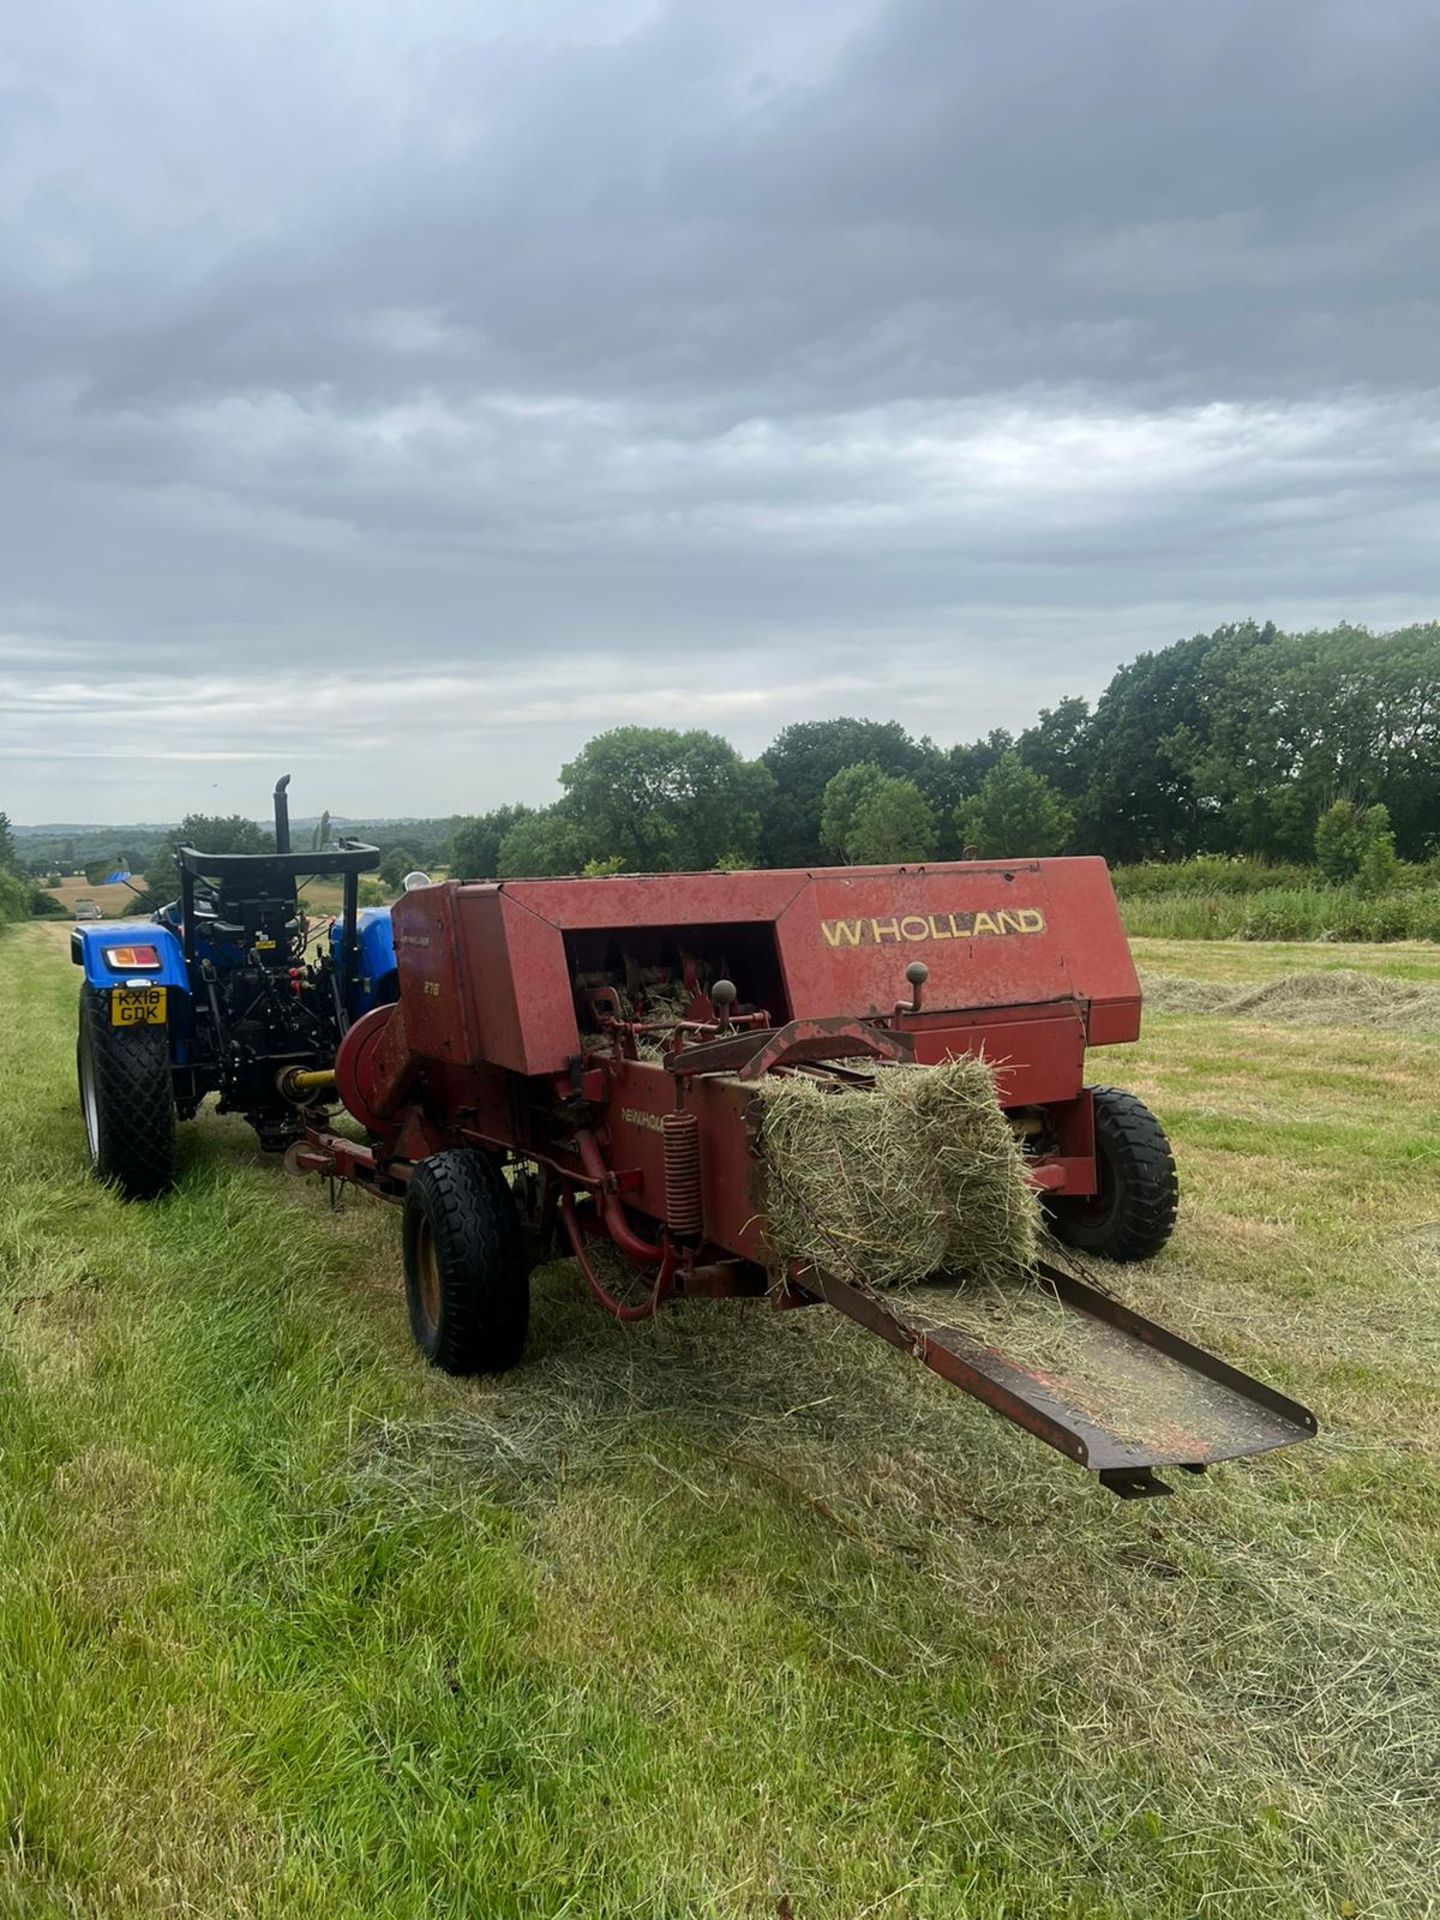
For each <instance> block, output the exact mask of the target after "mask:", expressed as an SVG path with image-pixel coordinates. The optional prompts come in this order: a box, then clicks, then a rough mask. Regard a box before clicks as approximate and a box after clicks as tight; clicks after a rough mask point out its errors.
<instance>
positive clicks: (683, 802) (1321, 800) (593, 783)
mask: <svg viewBox="0 0 1440 1920" xmlns="http://www.w3.org/2000/svg"><path fill="white" fill-rule="evenodd" d="M560 785H561V787H562V790H563V791H562V797H561V798H560V799H559V800H558V801H557V802H556V803H555V804H554V805H552V806H549V807H540V808H534V807H527V806H523V805H518V804H516V805H508V806H501V807H496V808H493V809H491V810H490V811H489V812H487V813H483V814H477V815H474V816H471V817H469V818H466V819H462V820H460V821H459V822H458V823H457V824H456V826H455V829H454V832H453V835H452V840H451V847H450V863H451V870H452V871H453V872H454V873H455V874H457V875H461V876H464V877H466V878H472V879H491V878H496V877H499V878H512V877H516V876H519V875H522V874H557V873H578V872H591V873H597V872H611V871H615V872H619V871H631V872H634V871H646V870H653V869H657V868H659V869H674V870H683V869H687V868H703V867H713V866H750V865H761V866H771V867H782V866H813V865H816V864H820V863H823V862H853V863H868V862H886V861H896V860H922V859H936V858H942V859H943V858H954V857H958V856H960V855H961V854H963V853H966V852H973V853H975V854H977V855H979V856H981V857H987V858H988V857H993V858H997V859H1009V858H1016V859H1018V858H1022V857H1028V856H1036V855H1044V854H1056V853H1066V852H1071V853H1098V854H1102V855H1104V856H1105V857H1106V858H1107V859H1108V860H1110V861H1111V862H1112V863H1115V864H1120V863H1128V862H1134V861H1143V860H1158V861H1176V860H1184V859H1188V858H1191V857H1193V856H1195V855H1200V854H1212V855H1225V856H1240V855H1244V856H1249V857H1251V858H1258V859H1261V860H1271V861H1292V862H1301V863H1313V862H1315V861H1316V860H1317V856H1318V860H1319V864H1320V865H1321V867H1322V868H1323V870H1324V871H1325V872H1326V873H1327V875H1330V876H1331V877H1348V876H1350V875H1355V874H1359V873H1361V872H1362V871H1363V872H1366V873H1368V874H1369V875H1370V877H1371V879H1372V881H1373V883H1374V884H1377V885H1378V884H1382V876H1383V875H1384V873H1386V872H1387V871H1388V870H1389V866H1390V863H1392V862H1394V861H1396V860H1398V859H1405V860H1420V859H1423V858H1424V857H1425V856H1426V855H1427V854H1429V853H1430V852H1431V851H1432V850H1433V849H1434V847H1435V845H1436V835H1437V832H1440V623H1436V622H1429V623H1426V624H1424V625H1420V626H1415V627H1407V628H1404V629H1401V630H1399V631H1396V632H1391V633H1382V634H1373V633H1371V632H1369V631H1368V630H1367V629H1366V628H1364V627H1355V626H1348V625H1346V626H1340V627H1337V628H1334V629H1332V630H1329V631H1326V632H1309V633H1298V634H1290V633H1282V632H1281V631H1279V630H1278V629H1277V628H1276V627H1275V626H1274V625H1273V624H1271V623H1268V622H1267V623H1265V624H1263V625H1261V624H1258V623H1256V622H1253V621H1246V622H1243V623H1238V624H1235V625H1230V626H1225V627H1220V628H1218V629H1217V630H1216V631H1215V632H1214V633H1209V634H1199V635H1196V636H1195V637H1194V638H1193V639H1189V640H1181V641H1177V642H1176V643H1175V644H1174V645H1173V646H1169V647H1165V648H1162V649H1160V650H1158V651H1157V652H1154V653H1144V654H1141V655H1140V656H1139V657H1138V658H1137V659H1136V660H1133V661H1131V662H1130V663H1129V664H1128V665H1126V666H1123V667H1121V668H1120V669H1119V670H1118V672H1117V673H1116V674H1115V675H1114V676H1113V678H1112V679H1111V681H1110V683H1109V685H1108V686H1107V687H1106V689H1105V691H1104V692H1103V693H1102V694H1101V696H1100V698H1099V699H1098V700H1097V701H1096V703H1095V705H1094V706H1093V708H1092V707H1091V706H1090V704H1089V703H1088V702H1087V701H1086V700H1084V699H1082V698H1080V697H1079V696H1078V695H1071V696H1067V697H1066V698H1064V699H1062V700H1060V701H1059V702H1058V703H1057V704H1056V705H1055V706H1053V707H1046V708H1043V709H1042V710H1041V712H1040V714H1039V717H1038V718H1037V719H1036V720H1035V722H1034V723H1033V725H1031V726H1029V727H1027V728H1025V729H1024V730H1023V731H1022V732H1021V733H1019V734H1018V735H1012V734H1011V733H1009V732H1007V731H1005V730H1004V729H996V730H994V731H992V732H990V733H988V734H986V735H985V736H984V737H983V738H980V739H976V740H972V741H968V742H965V743H962V744H959V745H956V746H951V747H943V746H940V745H937V743H936V742H935V741H934V740H932V739H930V738H929V737H923V738H920V739H916V738H914V737H913V736H912V735H911V734H910V733H908V732H907V731H906V729H905V728H904V727H902V726H901V725H900V724H899V723H898V722H896V721H893V720H870V719H836V720H804V721H798V722H796V723H795V724H794V725H792V726H788V727H786V728H785V729H784V730H783V731H782V732H781V733H780V735H779V736H778V737H777V739H776V740H775V741H774V742H773V743H772V744H771V745H770V746H769V747H767V748H766V749H765V751H764V752H763V753H762V754H761V755H760V756H759V758H758V759H756V760H746V759H744V758H743V757H742V756H741V755H740V754H739V753H737V752H736V751H735V749H734V748H733V747H732V746H730V744H729V743H728V742H727V741H725V740H723V739H721V738H720V737H719V736H718V735H716V734H713V733H707V732H701V731H687V732H678V731H675V730H672V729H668V728H661V727H617V728H614V729H612V730H611V731H609V732H607V733H602V734H600V735H598V736H597V737H596V738H594V739H592V740H591V741H589V742H588V743H587V745H586V746H585V747H583V748H582V749H581V751H580V752H579V753H578V754H577V755H576V757H575V758H574V759H573V760H572V761H570V762H568V763H567V764H566V765H565V766H564V767H562V769H561V772H560Z"/></svg>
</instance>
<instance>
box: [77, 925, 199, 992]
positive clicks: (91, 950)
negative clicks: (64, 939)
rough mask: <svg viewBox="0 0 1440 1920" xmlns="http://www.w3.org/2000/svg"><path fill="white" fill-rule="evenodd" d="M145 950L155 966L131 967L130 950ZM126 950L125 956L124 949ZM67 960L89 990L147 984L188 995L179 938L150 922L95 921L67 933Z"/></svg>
mask: <svg viewBox="0 0 1440 1920" xmlns="http://www.w3.org/2000/svg"><path fill="white" fill-rule="evenodd" d="M137 947H139V948H145V947H148V948H149V949H150V952H151V953H153V954H154V956H155V964H154V965H149V964H147V962H148V955H147V956H146V958H145V960H142V961H141V962H140V963H139V964H135V956H134V951H133V950H134V949H135V948H137ZM127 948H128V949H130V950H131V951H130V952H127V951H126V949H127ZM70 958H71V959H72V960H73V961H74V963H75V965H76V966H77V967H83V968H84V970H85V984H86V986H89V987H115V986H120V985H123V984H124V983H125V982H126V981H132V980H147V981H149V982H150V983H151V984H152V985H153V986H157V987H174V988H175V989H176V990H177V991H178V992H180V993H189V991H190V977H189V974H188V973H187V972H186V970H185V954H184V951H183V949H182V948H181V945H180V941H179V938H178V936H177V935H176V934H174V933H173V932H172V931H171V930H170V928H169V927H165V926H161V925H159V924H158V923H157V922H156V921H154V920H96V921H90V922H87V923H86V924H85V925H84V926H80V927H72V928H71V930H70Z"/></svg>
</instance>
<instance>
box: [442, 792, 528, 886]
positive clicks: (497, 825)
mask: <svg viewBox="0 0 1440 1920" xmlns="http://www.w3.org/2000/svg"><path fill="white" fill-rule="evenodd" d="M534 811H535V809H534V808H533V807H522V806H514V807H493V808H492V809H491V810H490V812H489V813H477V814H471V815H470V816H469V817H468V818H467V819H464V820H457V821H456V822H455V829H454V832H453V833H452V834H451V836H450V858H449V867H450V872H451V875H452V877H453V878H454V879H456V880H494V879H496V878H497V877H498V875H499V872H500V849H501V847H502V846H503V845H504V843H505V838H506V835H507V834H508V833H509V832H510V830H511V829H512V828H513V827H518V826H519V824H520V822H521V821H522V820H528V819H529V818H530V817H531V815H532V814H533V813H534Z"/></svg>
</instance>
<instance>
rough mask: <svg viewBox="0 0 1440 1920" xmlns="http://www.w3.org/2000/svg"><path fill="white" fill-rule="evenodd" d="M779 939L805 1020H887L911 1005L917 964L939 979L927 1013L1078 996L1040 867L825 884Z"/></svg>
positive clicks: (795, 910)
mask: <svg viewBox="0 0 1440 1920" xmlns="http://www.w3.org/2000/svg"><path fill="white" fill-rule="evenodd" d="M1067 934H1068V929H1067ZM779 937H780V950H781V957H782V961H783V964H784V967H785V978H786V983H787V985H788V986H789V989H790V992H791V997H792V1003H793V1005H792V1011H793V1012H794V1013H795V1014H797V1015H804V1014H819V1013H822V1012H824V1013H850V1014H875V1013H889V1012H891V1011H892V1010H893V1008H894V1006H895V1004H896V1002H897V1001H899V1000H905V999H908V997H909V992H910V989H909V988H908V987H907V986H906V984H905V969H906V967H907V966H908V965H909V964H910V962H911V961H912V960H923V961H924V963H925V965H926V966H927V967H928V968H929V969H930V979H929V981H928V983H927V985H926V987H925V1004H926V1006H927V1007H931V1008H935V1009H941V1008H953V1007H967V1008H968V1007H1003V1006H1029V1005H1035V1004H1037V1003H1043V1002H1046V1001H1055V1000H1062V999H1067V998H1069V997H1071V996H1072V995H1073V993H1074V991H1075V988H1074V984H1073V981H1072V978H1071V974H1070V971H1069V969H1068V967H1067V965H1066V953H1067V951H1068V939H1067V940H1066V941H1062V938H1061V933H1060V929H1059V928H1058V927H1057V925H1056V923H1055V915H1054V912H1053V909H1052V907H1051V902H1050V896H1049V892H1048V890H1047V887H1046V883H1045V877H1044V870H1043V866H1042V864H1041V863H1038V862H1030V863H1028V864H1025V865H1017V866H1008V867H999V866H988V865H980V864H978V863H958V864H954V865H950V866H939V867H920V868H914V869H908V870H907V869H905V868H899V869H893V868H863V867H852V868H840V869H834V870H831V871H828V872H824V873H817V874H816V875H815V877H814V880H813V882H812V884H811V886H810V887H809V888H808V889H807V890H806V891H805V893H804V894H802V895H801V896H800V897H798V898H797V899H796V900H795V901H794V903H793V904H792V906H791V907H790V908H789V910H788V911H787V913H786V914H785V916H784V918H783V919H782V921H781V923H780V928H779Z"/></svg>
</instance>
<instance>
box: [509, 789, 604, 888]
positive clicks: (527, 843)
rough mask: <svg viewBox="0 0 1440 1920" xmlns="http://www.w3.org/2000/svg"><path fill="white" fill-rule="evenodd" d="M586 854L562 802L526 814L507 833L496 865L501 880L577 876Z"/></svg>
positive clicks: (579, 834)
mask: <svg viewBox="0 0 1440 1920" xmlns="http://www.w3.org/2000/svg"><path fill="white" fill-rule="evenodd" d="M586 859H587V855H586V852H585V842H584V838H583V836H582V834H581V833H580V830H579V828H578V827H577V826H576V824H575V821H574V819H573V818H572V817H571V815H570V814H569V813H568V811H567V810H566V808H565V806H564V803H563V802H560V803H557V804H556V805H555V806H553V807H541V808H540V809H539V811H538V812H531V811H528V810H527V812H526V814H525V817H524V818H523V819H522V820H517V821H516V823H515V825H514V826H513V827H512V828H511V829H510V831H509V833H507V834H506V836H505V839H504V841H503V843H502V844H501V847H500V858H499V862H498V866H499V874H498V878H500V879H501V880H527V879H528V880H543V879H547V878H549V877H551V876H552V875H556V874H564V873H579V872H580V871H581V870H582V868H583V867H584V865H585V862H586Z"/></svg>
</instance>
